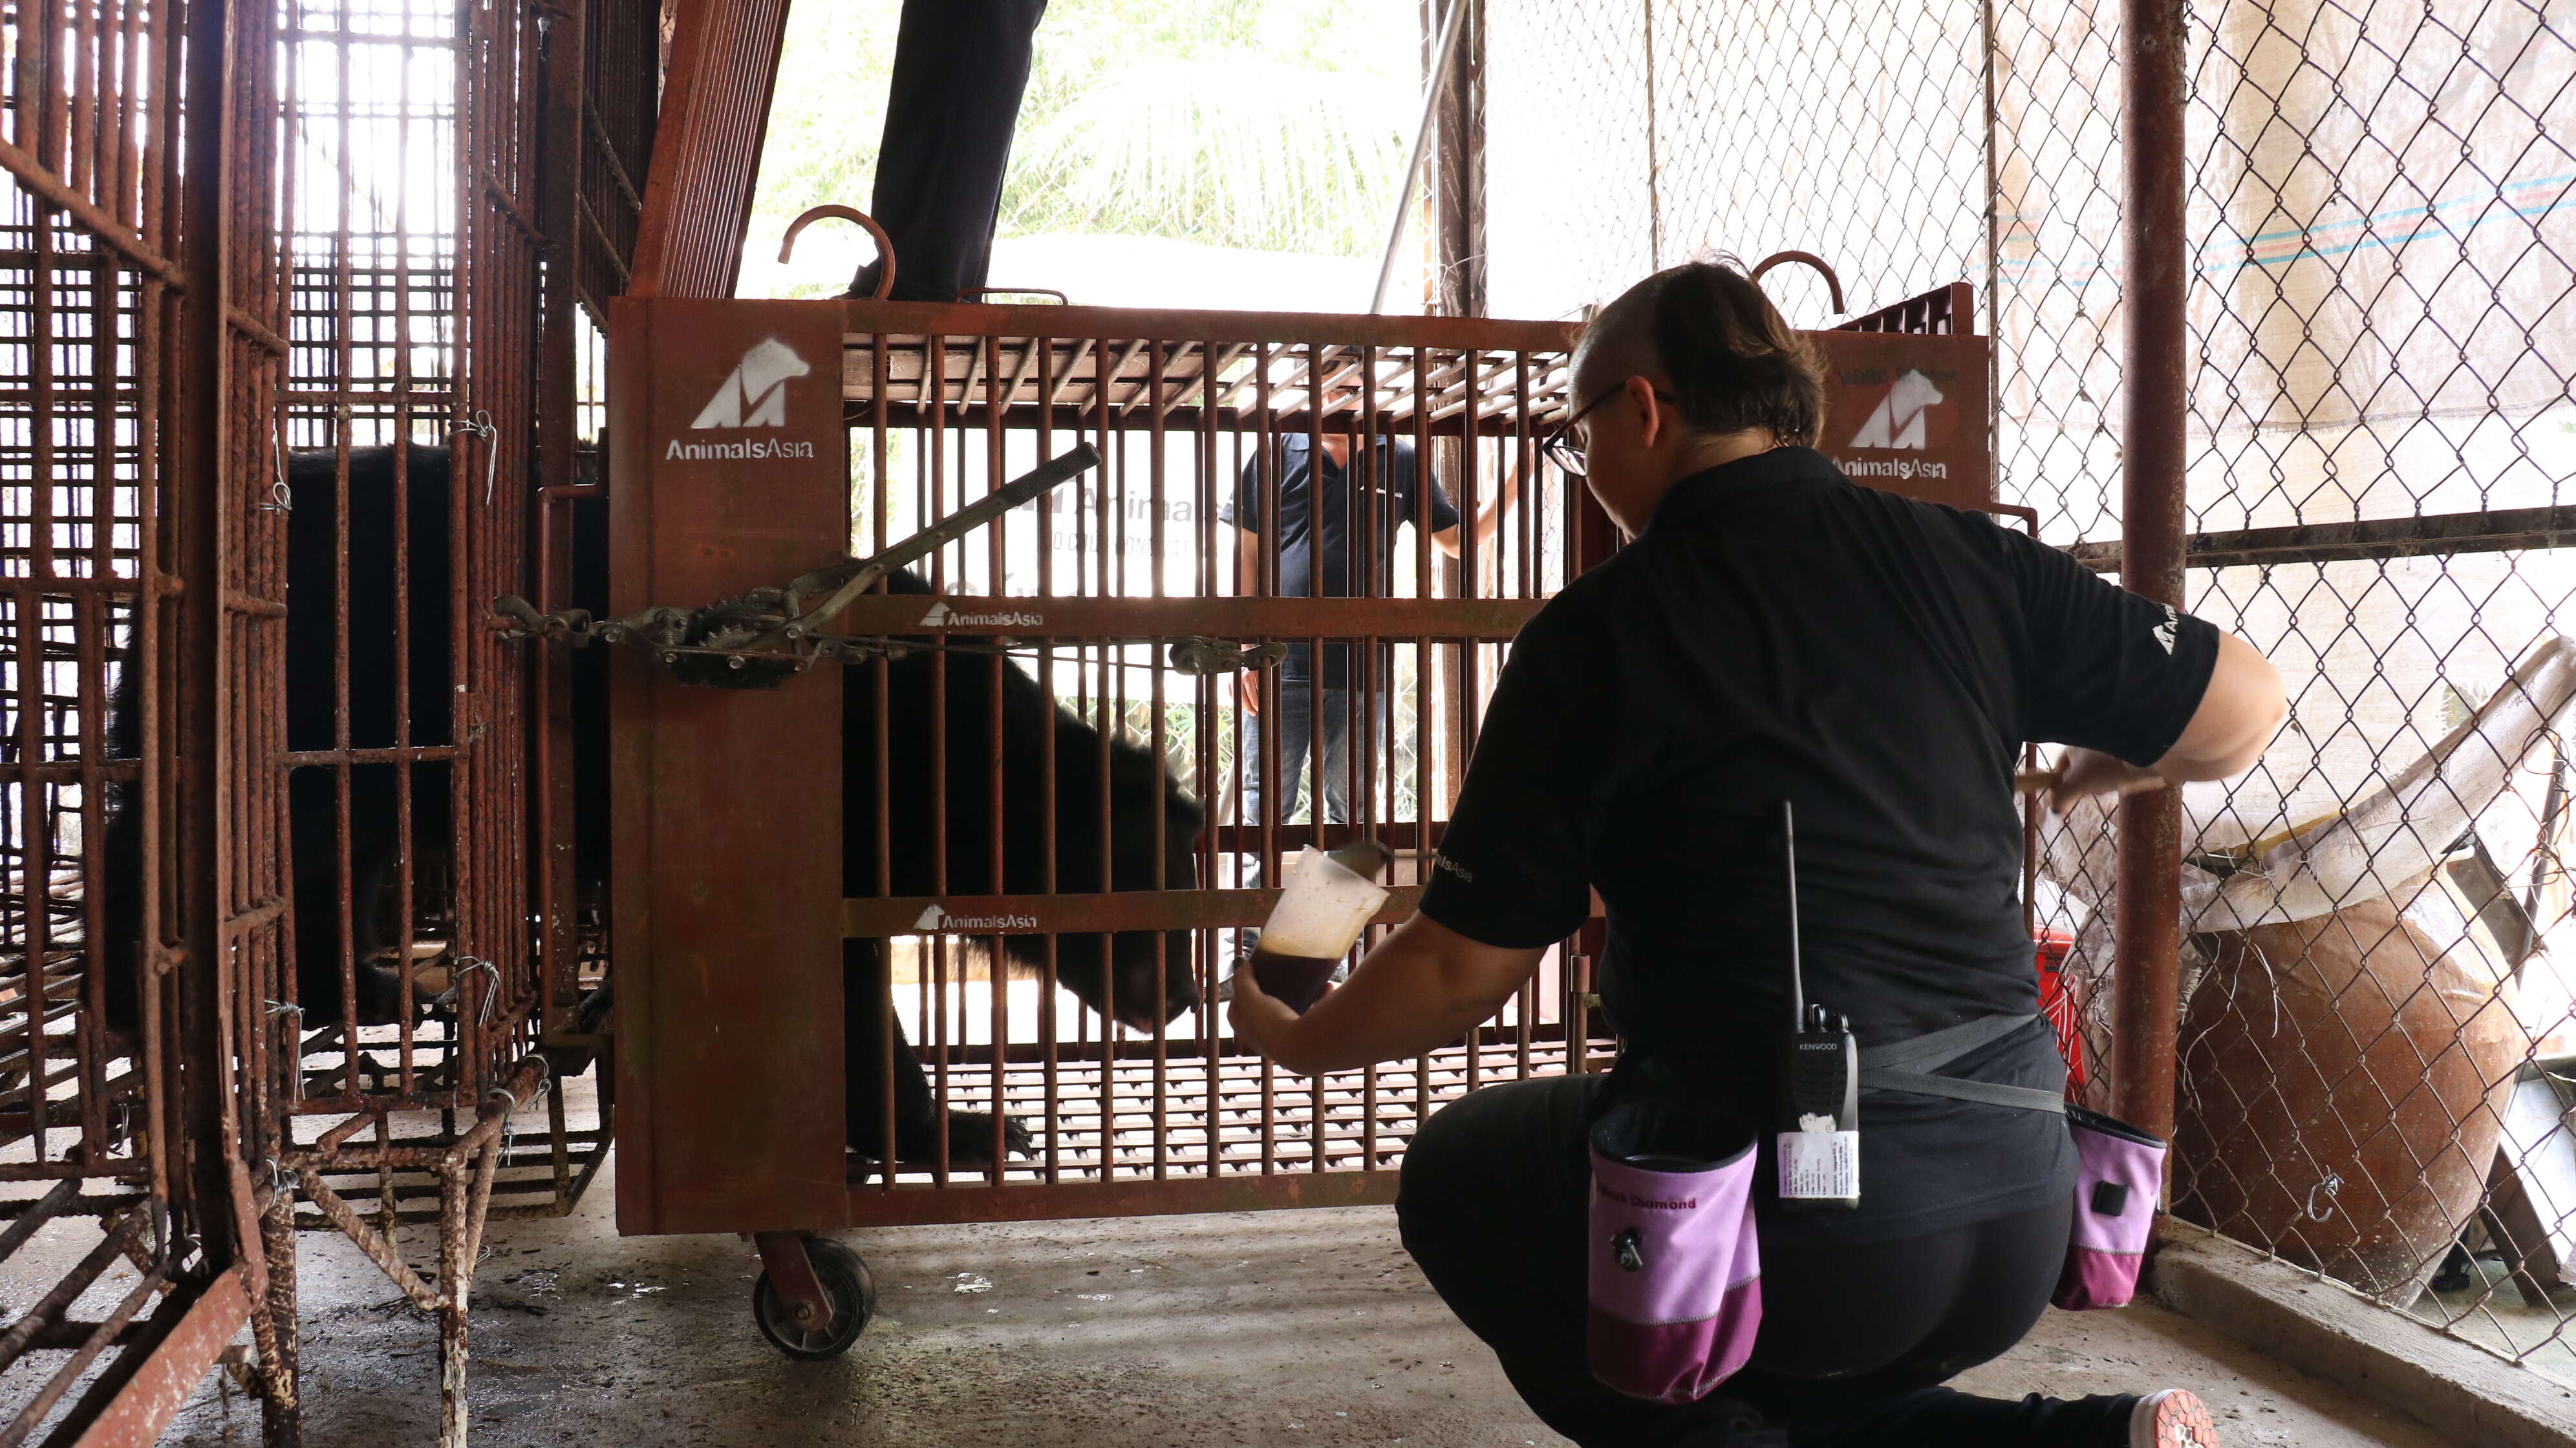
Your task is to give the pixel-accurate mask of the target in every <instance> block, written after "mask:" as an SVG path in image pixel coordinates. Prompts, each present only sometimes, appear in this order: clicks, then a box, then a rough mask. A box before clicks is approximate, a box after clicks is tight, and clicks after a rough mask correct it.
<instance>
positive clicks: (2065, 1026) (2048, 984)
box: [2038, 930, 2091, 1095]
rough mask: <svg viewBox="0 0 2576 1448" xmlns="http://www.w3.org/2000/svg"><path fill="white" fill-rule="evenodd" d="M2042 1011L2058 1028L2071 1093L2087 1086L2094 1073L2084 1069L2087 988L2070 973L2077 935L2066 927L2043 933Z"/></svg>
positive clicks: (2060, 1049) (2058, 1043) (2040, 936)
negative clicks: (2068, 959)
mask: <svg viewBox="0 0 2576 1448" xmlns="http://www.w3.org/2000/svg"><path fill="white" fill-rule="evenodd" d="M2038 946H2039V951H2038V954H2039V1010H2040V1014H2042V1015H2044V1016H2046V1017H2048V1023H2049V1025H2050V1026H2052V1027H2054V1028H2055V1029H2056V1031H2057V1050H2058V1053H2059V1054H2060V1055H2062V1056H2064V1057H2065V1058H2066V1090H2067V1094H2069V1095H2073V1094H2074V1093H2075V1092H2078V1091H2081V1090H2083V1089H2084V1084H2085V1082H2086V1081H2087V1080H2089V1079H2091V1073H2089V1072H2087V1071H2086V1070H2085V1069H2084V1032H2083V1030H2082V1028H2081V1026H2080V1024H2079V1023H2080V1022H2081V1021H2082V1020H2083V1018H2084V987H2083V985H2082V983H2081V982H2079V981H2078V980H2076V979H2075V978H2074V977H2072V976H2069V975H2068V974H2067V973H2066V957H2067V956H2069V955H2071V954H2073V953H2074V950H2075V937H2074V936H2072V935H2069V934H2067V933H2066V932H2065V931H2063V930H2042V931H2040V932H2039V938H2038Z"/></svg>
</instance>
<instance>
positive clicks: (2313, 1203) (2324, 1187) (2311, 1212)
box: [2307, 1172, 2343, 1222]
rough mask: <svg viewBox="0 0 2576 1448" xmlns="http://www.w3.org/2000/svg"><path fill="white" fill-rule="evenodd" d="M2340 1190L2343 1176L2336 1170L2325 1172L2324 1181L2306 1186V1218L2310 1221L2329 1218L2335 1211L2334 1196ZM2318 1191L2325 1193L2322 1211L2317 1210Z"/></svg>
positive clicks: (2321, 1220)
mask: <svg viewBox="0 0 2576 1448" xmlns="http://www.w3.org/2000/svg"><path fill="white" fill-rule="evenodd" d="M2342 1190H2343V1177H2342V1175H2341V1174H2339V1173H2336V1172H2327V1173H2326V1179H2325V1180H2324V1181H2321V1182H2319V1183H2317V1184H2316V1185H2315V1186H2312V1187H2310V1188H2308V1205H2307V1213H2308V1220H2309V1221H2311V1222H2323V1221H2327V1220H2329V1219H2331V1218H2332V1217H2333V1216H2334V1213H2335V1209H2334V1198H2335V1196H2336V1195H2337V1194H2338V1193H2340V1192H2341V1191H2342ZM2319 1192H2323V1193H2325V1194H2326V1209H2325V1210H2324V1211H2322V1212H2320V1211H2318V1210H2317V1193H2319Z"/></svg>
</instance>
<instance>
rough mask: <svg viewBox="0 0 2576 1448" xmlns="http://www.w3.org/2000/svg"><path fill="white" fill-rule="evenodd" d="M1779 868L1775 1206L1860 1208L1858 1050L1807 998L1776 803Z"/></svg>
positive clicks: (1789, 854) (1785, 820) (1794, 840)
mask: <svg viewBox="0 0 2576 1448" xmlns="http://www.w3.org/2000/svg"><path fill="white" fill-rule="evenodd" d="M1780 863H1781V869H1782V877H1783V879H1784V880H1785V881H1786V882H1787V885H1788V903H1789V1033H1788V1035H1787V1037H1786V1038H1785V1039H1784V1040H1783V1042H1782V1044H1781V1049H1780V1098H1779V1099H1780V1121H1779V1122H1778V1133H1779V1134H1778V1139H1777V1146H1778V1152H1777V1155H1778V1157H1779V1163H1780V1205H1781V1206H1782V1207H1783V1208H1785V1209H1787V1210H1790V1211H1800V1212H1830V1211H1848V1210H1850V1209H1851V1208H1854V1207H1857V1206H1859V1205H1860V1047H1859V1045H1858V1044H1857V1043H1855V1042H1854V1041H1853V1040H1852V1030H1851V1022H1850V1020H1849V1019H1847V1018H1845V1017H1843V1016H1839V1015H1836V1014H1835V1013H1834V1012H1832V1011H1829V1010H1827V1009H1826V1008H1825V1007H1824V1006H1823V1005H1822V1004H1820V1003H1817V1002H1812V1001H1809V1000H1808V999H1807V998H1806V997H1807V988H1806V979H1805V969H1804V966H1803V965H1802V964H1801V962H1800V959H1799V949H1798V835H1797V828H1796V821H1795V818H1794V816H1793V812H1792V810H1791V809H1790V805H1789V802H1788V801H1787V800H1785V799H1784V800H1782V801H1780Z"/></svg>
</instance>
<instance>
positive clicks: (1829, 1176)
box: [1780, 1118, 1860, 1202]
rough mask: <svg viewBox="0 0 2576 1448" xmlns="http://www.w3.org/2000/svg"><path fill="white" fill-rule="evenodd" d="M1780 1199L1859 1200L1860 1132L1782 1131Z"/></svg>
mask: <svg viewBox="0 0 2576 1448" xmlns="http://www.w3.org/2000/svg"><path fill="white" fill-rule="evenodd" d="M1825 1119H1826V1120H1827V1121H1830V1120H1831V1118H1825ZM1780 1198H1781V1200H1783V1201H1826V1202H1857V1201H1859V1200H1860V1133H1859V1132H1857V1131H1833V1130H1824V1131H1815V1130H1804V1131H1784V1132H1781V1133H1780Z"/></svg>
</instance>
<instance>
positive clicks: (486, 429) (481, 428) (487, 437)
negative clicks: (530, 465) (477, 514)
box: [448, 407, 501, 508]
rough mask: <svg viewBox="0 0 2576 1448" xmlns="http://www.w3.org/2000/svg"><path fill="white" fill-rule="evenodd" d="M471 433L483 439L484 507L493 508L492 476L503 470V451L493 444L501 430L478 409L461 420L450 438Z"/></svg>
mask: <svg viewBox="0 0 2576 1448" xmlns="http://www.w3.org/2000/svg"><path fill="white" fill-rule="evenodd" d="M469 432H470V433H472V434H474V435H475V436H476V437H479V438H481V439H483V506H484V507H487V508H488V507H491V506H492V475H493V474H494V473H496V472H499V471H500V468H501V449H500V448H499V447H498V446H496V445H495V444H494V442H493V439H495V438H497V437H499V436H500V435H501V429H499V428H497V427H494V426H493V425H492V414H491V413H490V412H488V411H486V410H484V409H482V408H479V407H478V408H476V409H474V414H473V416H471V417H467V418H463V419H461V420H459V421H458V423H457V424H456V426H455V427H454V428H453V429H451V430H450V431H449V433H448V436H450V437H460V436H463V435H464V434H466V433H469Z"/></svg>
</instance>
